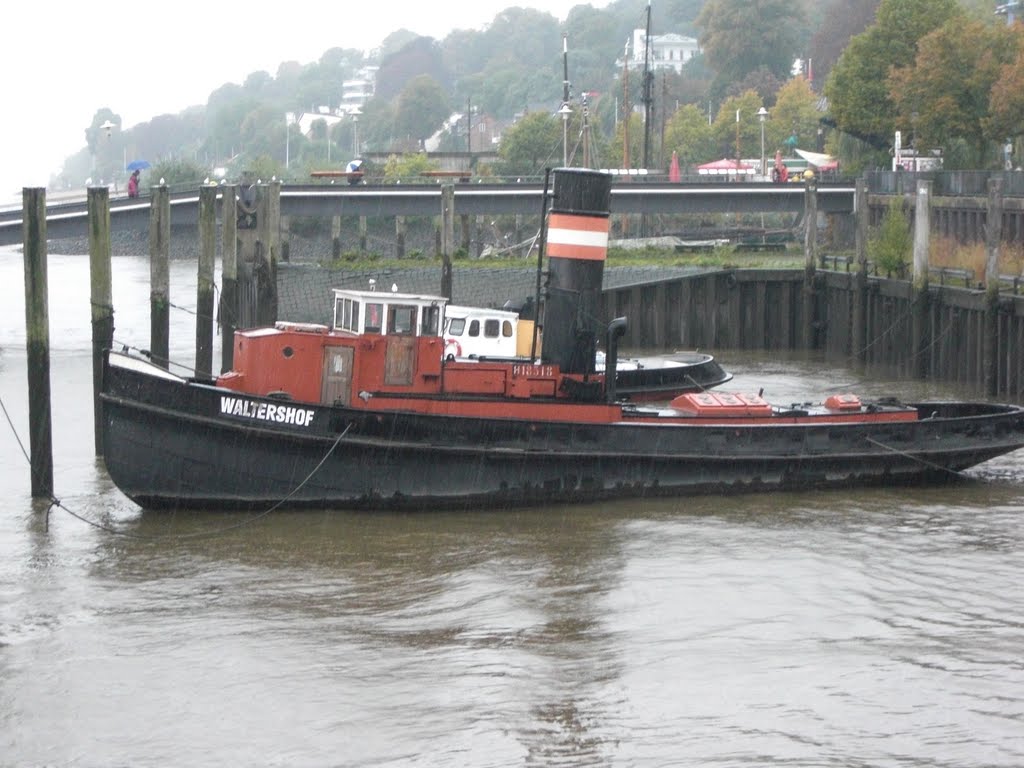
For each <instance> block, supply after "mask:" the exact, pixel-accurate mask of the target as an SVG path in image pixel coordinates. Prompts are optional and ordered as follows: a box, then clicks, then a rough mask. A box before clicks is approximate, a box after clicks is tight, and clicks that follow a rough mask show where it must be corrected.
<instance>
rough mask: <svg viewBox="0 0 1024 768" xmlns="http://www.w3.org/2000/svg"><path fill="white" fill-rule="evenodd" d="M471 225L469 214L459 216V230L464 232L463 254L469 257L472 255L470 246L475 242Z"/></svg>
mask: <svg viewBox="0 0 1024 768" xmlns="http://www.w3.org/2000/svg"><path fill="white" fill-rule="evenodd" d="M471 226H472V225H471V223H470V218H469V214H468V213H461V214H459V229H460V230H461V232H462V252H463V253H464V254H465V255H466V256H467V257H468V256H469V255H470V252H469V246H470V243H471V242H472V241H473V234H472V231H471Z"/></svg>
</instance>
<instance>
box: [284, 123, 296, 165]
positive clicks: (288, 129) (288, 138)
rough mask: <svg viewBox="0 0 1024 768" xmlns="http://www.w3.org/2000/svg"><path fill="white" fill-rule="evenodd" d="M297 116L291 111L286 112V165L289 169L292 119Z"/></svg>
mask: <svg viewBox="0 0 1024 768" xmlns="http://www.w3.org/2000/svg"><path fill="white" fill-rule="evenodd" d="M294 119H295V116H294V115H293V114H292V113H291V112H285V113H284V167H285V170H288V167H289V164H290V159H291V158H290V157H289V155H290V154H291V138H292V121H293V120H294Z"/></svg>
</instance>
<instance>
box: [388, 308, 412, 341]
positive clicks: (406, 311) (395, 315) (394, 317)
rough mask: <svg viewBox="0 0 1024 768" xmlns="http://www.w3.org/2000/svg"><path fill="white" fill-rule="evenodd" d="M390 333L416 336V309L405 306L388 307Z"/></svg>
mask: <svg viewBox="0 0 1024 768" xmlns="http://www.w3.org/2000/svg"><path fill="white" fill-rule="evenodd" d="M388 333H394V334H397V335H401V336H415V335H416V307H415V306H410V305H405V304H398V305H395V306H392V307H388Z"/></svg>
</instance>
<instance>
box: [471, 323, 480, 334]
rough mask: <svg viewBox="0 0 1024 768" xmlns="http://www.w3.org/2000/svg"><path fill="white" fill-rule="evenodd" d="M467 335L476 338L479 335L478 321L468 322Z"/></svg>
mask: <svg viewBox="0 0 1024 768" xmlns="http://www.w3.org/2000/svg"><path fill="white" fill-rule="evenodd" d="M469 335H470V336H473V337H477V336H479V335H480V321H479V320H470V321H469Z"/></svg>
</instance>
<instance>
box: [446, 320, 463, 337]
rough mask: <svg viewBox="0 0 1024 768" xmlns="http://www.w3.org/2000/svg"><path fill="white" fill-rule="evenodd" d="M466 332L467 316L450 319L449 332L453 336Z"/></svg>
mask: <svg viewBox="0 0 1024 768" xmlns="http://www.w3.org/2000/svg"><path fill="white" fill-rule="evenodd" d="M465 332H466V318H464V317H453V318H452V319H451V320H449V321H448V333H449V335H451V336H461V335H462V334H464V333H465Z"/></svg>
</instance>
